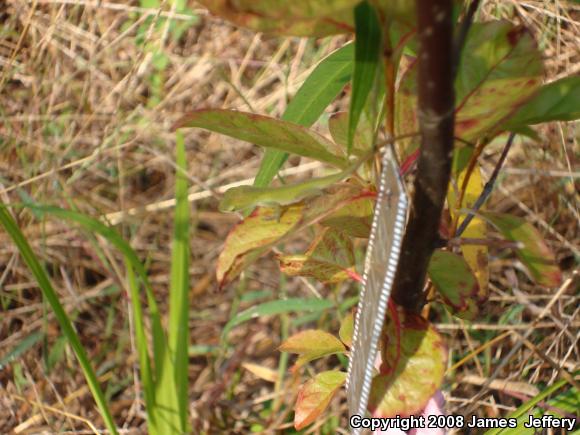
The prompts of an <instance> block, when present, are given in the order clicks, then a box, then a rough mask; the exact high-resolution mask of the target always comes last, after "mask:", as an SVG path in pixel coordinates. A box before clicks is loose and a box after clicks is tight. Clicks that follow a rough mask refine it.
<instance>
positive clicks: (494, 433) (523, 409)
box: [485, 379, 568, 435]
mask: <svg viewBox="0 0 580 435" xmlns="http://www.w3.org/2000/svg"><path fill="white" fill-rule="evenodd" d="M567 383H568V381H567V380H566V379H562V380H560V381H558V382H556V383H555V384H553V385H552V386H551V387H549V388H547V389H545V390H544V391H542V392H541V393H540V394H538V395H537V396H535V397H534V398H532V399H531V400H528V401H527V402H525V403H524V404H522V405H521V406H520V407H519V408H518V409H516V410H515V411H513V412H512V413H510V414H509V415H508V416H507V418H517V419H518V420H519V419H520V418H521V417H523V416H525V414H526V413H527V412H528V411H530V410H531V409H532V408H533V407H534V406H536V405H537V404H538V403H539V402H541V401H543V400H544V399H546V398H547V397H548V396H550V395H552V394H554V393H555V392H556V391H558V390H559V389H560V388H562V387H563V386H564V385H566V384H567ZM516 431H517V429H507V428H506V429H501V428H496V429H491V430H488V431H487V432H485V435H498V434H503V435H507V434H510V433H515V432H516Z"/></svg>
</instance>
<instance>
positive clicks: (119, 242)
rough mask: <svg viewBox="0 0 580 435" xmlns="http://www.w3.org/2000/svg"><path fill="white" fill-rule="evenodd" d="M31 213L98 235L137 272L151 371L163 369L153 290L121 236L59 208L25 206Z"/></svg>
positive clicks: (163, 344) (134, 300)
mask: <svg viewBox="0 0 580 435" xmlns="http://www.w3.org/2000/svg"><path fill="white" fill-rule="evenodd" d="M27 207H29V208H30V209H31V210H32V211H34V212H36V213H41V214H50V215H52V216H55V217H58V218H61V219H64V220H67V221H71V222H75V223H77V224H79V225H80V226H81V227H83V228H84V229H85V230H87V231H89V232H91V233H96V234H99V235H100V236H102V237H104V238H105V239H106V240H107V241H108V242H109V243H111V244H112V245H113V246H114V247H115V248H117V249H118V250H119V252H121V253H122V254H123V256H124V257H125V261H126V263H128V264H130V265H131V266H132V268H133V269H134V270H135V271H136V272H137V275H138V276H139V278H140V279H141V281H142V283H143V286H144V287H145V294H146V297H147V305H148V307H149V315H150V316H151V324H152V334H153V354H154V362H155V369H156V370H157V371H156V373H159V370H160V369H161V366H162V365H163V355H164V353H165V348H166V345H167V343H166V338H165V333H164V332H163V327H162V325H161V316H160V314H159V308H158V307H157V302H156V301H155V297H154V295H153V288H152V287H151V284H150V282H149V279H148V277H147V272H146V271H145V267H144V266H143V263H141V261H140V260H139V257H138V256H137V254H136V253H135V251H134V250H133V248H131V246H130V245H129V244H128V243H127V242H126V241H125V240H124V239H123V237H121V235H120V234H119V233H118V232H117V231H116V230H115V229H114V228H111V227H109V226H107V225H105V224H103V223H102V222H100V221H99V220H97V219H94V218H91V217H89V216H86V215H84V214H82V213H79V212H76V211H72V210H65V209H62V208H59V207H54V206H48V205H39V204H27ZM132 303H133V304H141V302H140V299H139V298H135V297H133V296H132ZM139 310H140V311H141V312H142V308H141V307H139ZM135 321H136V322H138V319H137V318H135Z"/></svg>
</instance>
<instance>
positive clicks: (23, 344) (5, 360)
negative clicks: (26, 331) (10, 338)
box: [0, 331, 44, 371]
mask: <svg viewBox="0 0 580 435" xmlns="http://www.w3.org/2000/svg"><path fill="white" fill-rule="evenodd" d="M43 337H44V333H43V332H40V331H36V332H33V333H32V334H30V335H28V336H26V337H24V339H22V340H21V341H20V342H19V343H18V344H17V345H16V346H14V348H13V349H12V350H11V351H10V352H8V353H7V354H6V355H4V356H3V357H2V358H0V371H1V370H3V369H5V368H6V367H7V366H8V365H10V363H11V362H12V361H14V360H15V359H16V358H18V357H19V356H20V355H22V354H23V353H24V352H26V351H27V350H28V349H30V348H31V347H32V346H34V345H35V344H36V343H38V342H39V341H40V340H42V338H43Z"/></svg>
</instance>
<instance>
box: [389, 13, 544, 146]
mask: <svg viewBox="0 0 580 435" xmlns="http://www.w3.org/2000/svg"><path fill="white" fill-rule="evenodd" d="M541 59H542V57H541V54H540V52H539V50H538V49H537V46H536V43H535V41H534V39H533V38H532V36H531V34H530V33H529V32H528V31H527V30H526V29H525V28H523V27H518V26H514V25H513V24H511V23H508V22H505V21H491V22H486V23H474V24H473V25H472V28H471V29H470V31H469V35H468V37H467V40H466V43H465V48H464V49H463V51H462V56H461V65H460V67H459V71H458V75H457V79H456V82H455V91H456V123H455V135H456V136H458V137H461V138H462V139H465V140H467V141H472V140H473V139H475V138H477V137H480V136H481V135H483V134H485V133H489V132H491V133H493V132H495V131H496V130H497V129H498V128H499V126H500V125H502V124H503V123H505V121H506V120H508V119H509V118H510V116H512V115H513V114H514V113H515V112H516V111H517V110H518V109H519V108H520V107H521V106H522V105H523V104H525V103H526V102H527V101H528V100H529V99H531V98H532V97H533V96H534V95H535V94H536V92H537V91H538V89H539V86H540V85H541V82H542V74H543V66H542V60H541ZM416 78H417V63H416V62H415V61H413V60H411V61H410V66H409V68H408V69H407V70H406V72H405V73H404V75H403V78H402V80H401V85H400V87H399V93H398V94H397V96H398V98H397V102H396V104H397V105H396V114H395V119H396V129H395V130H396V131H395V134H396V135H397V136H399V135H403V134H409V133H414V132H416V131H417V130H418V123H417V111H416V110H417V109H416V107H417V80H416ZM413 143H414V142H413ZM405 149H406V154H405V155H407V154H408V153H410V152H412V151H414V147H413V145H412V144H411V143H409V144H407V146H406V147H405Z"/></svg>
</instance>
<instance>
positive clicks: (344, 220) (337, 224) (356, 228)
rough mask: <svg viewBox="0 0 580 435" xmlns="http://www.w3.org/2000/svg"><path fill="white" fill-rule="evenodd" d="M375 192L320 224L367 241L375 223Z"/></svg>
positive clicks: (343, 208) (353, 202) (333, 214)
mask: <svg viewBox="0 0 580 435" xmlns="http://www.w3.org/2000/svg"><path fill="white" fill-rule="evenodd" d="M374 197H375V192H369V194H368V195H367V196H365V197H361V198H360V199H357V200H355V201H352V202H351V203H350V204H347V205H346V206H345V207H342V208H341V209H340V210H338V211H337V212H335V213H332V214H331V215H330V216H328V217H327V218H325V219H323V220H322V221H321V222H320V224H321V225H323V226H326V227H330V228H334V229H339V230H341V231H344V232H345V233H346V234H348V235H349V236H351V237H359V238H362V239H367V238H368V237H369V234H370V233H371V225H372V223H373V207H374Z"/></svg>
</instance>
